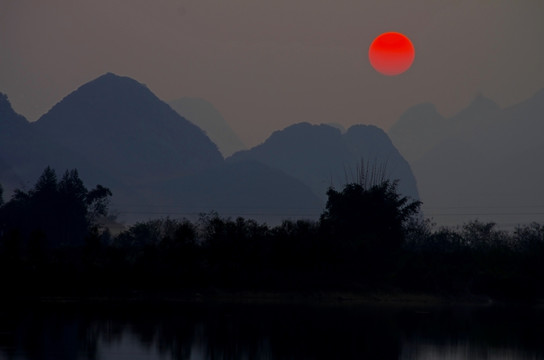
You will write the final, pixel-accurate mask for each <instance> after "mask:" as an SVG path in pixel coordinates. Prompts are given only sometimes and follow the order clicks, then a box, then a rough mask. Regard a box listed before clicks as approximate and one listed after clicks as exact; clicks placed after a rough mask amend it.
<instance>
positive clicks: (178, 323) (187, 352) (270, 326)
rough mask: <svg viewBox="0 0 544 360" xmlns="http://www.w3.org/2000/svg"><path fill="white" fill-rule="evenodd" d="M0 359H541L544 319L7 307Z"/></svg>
mask: <svg viewBox="0 0 544 360" xmlns="http://www.w3.org/2000/svg"><path fill="white" fill-rule="evenodd" d="M0 359H2V360H4V359H6V360H7V359H10V360H15V359H17V360H19V359H20V360H27V359H28V360H34V359H40V360H45V359H47V360H49V359H51V360H53V359H55V360H64V359H81V360H87V359H89V360H90V359H93V360H113V359H116V360H117V359H134V360H144V359H145V360H158V359H161V360H170V359H184V360H201V359H218V360H219V359H544V311H543V310H542V309H535V308H529V307H522V306H519V307H512V306H508V307H507V306H488V307H486V306H414V305H411V306H401V305H368V304H366V305H360V304H359V305H355V304H351V305H349V304H348V305H346V304H341V303H338V304H320V303H315V302H314V303H308V304H262V303H261V304H251V303H250V304H240V303H219V302H218V303H185V302H171V303H149V302H147V303H133V302H127V303H122V302H119V303H117V304H112V303H104V304H96V303H93V304H83V303H65V304H60V303H50V304H40V305H36V304H34V305H22V304H19V305H18V306H17V307H16V308H11V307H10V306H7V305H3V308H2V309H1V310H0Z"/></svg>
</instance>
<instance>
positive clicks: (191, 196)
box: [157, 161, 323, 224]
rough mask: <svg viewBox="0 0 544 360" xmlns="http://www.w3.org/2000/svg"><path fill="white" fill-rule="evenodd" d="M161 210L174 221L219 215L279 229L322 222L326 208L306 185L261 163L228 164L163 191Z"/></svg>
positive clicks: (176, 181) (170, 184)
mask: <svg viewBox="0 0 544 360" xmlns="http://www.w3.org/2000/svg"><path fill="white" fill-rule="evenodd" d="M157 196H158V198H160V203H161V204H165V205H166V206H165V207H164V208H161V209H159V211H161V212H162V213H168V212H169V211H170V212H172V215H175V214H176V212H177V213H183V214H185V216H188V217H190V216H196V215H197V214H198V213H203V212H208V211H210V210H214V211H217V213H218V214H219V215H221V216H228V217H236V216H245V217H249V218H254V219H257V220H259V221H264V222H268V223H273V224H277V223H279V222H281V221H282V220H284V219H286V218H292V219H300V218H309V219H317V218H318V217H319V215H320V214H321V212H322V210H323V202H322V201H321V199H320V198H319V197H318V196H316V195H315V194H314V193H313V192H312V190H311V189H310V188H309V187H308V186H307V185H306V184H303V183H302V182H301V181H299V180H297V179H295V178H293V177H291V176H288V175H286V174H285V173H283V172H282V171H279V170H277V169H273V168H271V167H269V166H267V165H264V164H262V163H260V162H257V161H239V162H233V163H227V162H226V163H224V164H222V165H220V166H217V167H213V168H209V169H206V170H204V171H202V172H200V173H196V174H193V175H190V176H185V177H183V178H179V179H174V180H170V181H168V182H163V183H162V184H161V185H160V195H157Z"/></svg>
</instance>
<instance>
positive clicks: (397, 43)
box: [368, 32, 416, 76]
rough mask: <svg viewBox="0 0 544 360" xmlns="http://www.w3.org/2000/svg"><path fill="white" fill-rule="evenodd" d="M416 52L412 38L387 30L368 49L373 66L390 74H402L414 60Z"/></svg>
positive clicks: (378, 70)
mask: <svg viewBox="0 0 544 360" xmlns="http://www.w3.org/2000/svg"><path fill="white" fill-rule="evenodd" d="M415 56H416V52H415V49H414V45H413V44H412V42H411V41H410V39H409V38H408V37H407V36H406V35H403V34H401V33H398V32H386V33H383V34H381V35H379V36H378V37H376V38H375V39H374V41H373V42H372V44H370V48H369V49H368V58H369V60H370V64H371V65H372V67H373V68H374V69H375V70H376V71H377V72H379V73H381V74H383V75H388V76H395V75H399V74H402V73H403V72H405V71H406V70H408V69H409V68H410V67H411V66H412V63H413V62H414V59H415Z"/></svg>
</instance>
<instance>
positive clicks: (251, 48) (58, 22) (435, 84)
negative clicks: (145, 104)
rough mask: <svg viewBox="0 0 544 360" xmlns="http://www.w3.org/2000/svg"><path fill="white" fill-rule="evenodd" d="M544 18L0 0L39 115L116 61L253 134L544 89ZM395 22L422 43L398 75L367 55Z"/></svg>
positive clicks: (289, 5) (239, 3)
mask: <svg viewBox="0 0 544 360" xmlns="http://www.w3.org/2000/svg"><path fill="white" fill-rule="evenodd" d="M543 19H544V1H542V0H455V1H453V0H451V1H444V0H412V1H407V0H400V1H393V0H380V1H377V0H376V1H364V0H334V1H333V0H327V1H324V0H273V1H272V0H269V1H266V0H92V1H89V0H0V92H4V93H6V94H7V95H8V96H9V98H10V101H11V102H12V104H13V106H14V108H15V110H16V111H17V112H19V113H21V114H23V115H25V116H26V117H27V118H28V119H29V120H31V121H33V120H36V119H37V118H38V117H39V116H40V115H42V114H43V113H44V112H46V111H47V110H48V109H49V108H51V107H52V106H53V105H54V104H55V103H57V102H58V101H60V100H61V99H62V97H64V96H65V95H67V94H68V93H70V92H71V91H73V90H75V89H76V88H77V87H78V86H80V85H82V84H83V83H85V82H87V81H90V80H92V79H94V78H96V77H98V76H99V75H101V74H103V73H105V72H114V73H116V74H119V75H126V76H130V77H132V78H134V79H136V80H138V81H140V82H143V83H145V84H147V86H148V87H149V88H150V89H151V90H152V91H153V92H154V93H155V94H157V96H159V97H160V98H162V99H163V100H167V101H168V100H172V99H175V98H179V97H183V96H191V97H202V98H205V99H207V100H208V101H210V102H212V103H213V104H214V105H215V106H216V107H217V108H218V109H219V110H220V111H221V113H222V114H223V116H224V117H225V119H226V120H227V121H228V122H229V123H230V124H231V126H232V127H233V128H234V130H235V131H236V132H237V133H238V134H239V135H240V136H241V137H242V139H243V140H244V141H245V142H246V143H247V144H248V145H255V144H256V143H258V142H261V141H262V140H264V139H265V138H266V137H267V136H268V135H269V134H270V133H271V132H272V131H273V130H276V129H280V128H283V127H285V126H287V125H289V124H292V123H295V122H300V121H308V122H311V123H323V122H336V123H340V124H342V125H344V126H349V125H351V124H354V123H366V124H375V125H378V126H380V127H382V128H384V129H388V128H389V126H391V125H392V123H393V122H394V121H395V120H396V119H397V118H398V116H399V115H400V114H401V113H402V112H403V111H405V110H406V109H407V108H408V107H410V106H412V105H415V104H418V103H421V102H427V101H430V102H433V103H434V104H436V105H437V107H438V110H439V111H440V112H441V113H442V114H443V115H446V116H448V115H452V114H454V113H456V112H457V111H459V110H460V109H461V108H463V107H465V106H466V105H467V104H468V103H469V102H470V100H471V99H472V98H473V97H474V96H475V95H476V94H478V93H483V94H484V95H485V96H488V97H490V98H492V99H494V100H495V101H497V102H498V103H499V104H500V105H501V106H508V105H511V104H514V103H517V102H519V101H521V100H524V99H526V98H528V97H530V96H531V95H532V94H533V93H534V92H535V91H537V90H538V89H540V88H543V87H544V46H543V41H544V40H543V39H544V21H543ZM386 31H399V32H402V33H404V34H406V35H407V36H409V37H410V38H411V39H412V42H413V43H414V46H415V48H416V59H415V62H414V65H413V66H412V68H411V69H410V70H409V71H408V72H406V73H404V74H402V75H400V76H396V77H386V76H383V75H380V74H378V73H377V72H375V71H374V70H373V69H372V68H371V67H370V65H369V62H368V60H367V51H368V47H369V45H370V43H371V42H372V40H373V38H374V37H375V36H377V35H379V34H380V33H382V32H386Z"/></svg>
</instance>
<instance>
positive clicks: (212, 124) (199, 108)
mask: <svg viewBox="0 0 544 360" xmlns="http://www.w3.org/2000/svg"><path fill="white" fill-rule="evenodd" d="M169 105H170V106H171V107H172V109H174V110H175V111H176V112H177V113H178V114H180V115H181V116H183V117H184V118H186V119H187V120H189V121H190V122H192V123H193V124H195V125H197V126H198V127H199V128H201V129H202V130H204V131H205V132H206V134H207V135H208V136H209V137H210V139H211V140H212V141H213V142H214V143H216V144H217V146H218V148H219V150H220V151H221V153H222V154H223V156H225V157H227V156H230V155H232V154H233V153H234V152H236V151H239V150H243V149H245V148H246V146H245V145H244V143H243V142H242V141H241V140H240V139H239V138H238V135H236V133H235V132H234V131H233V130H232V128H231V127H230V126H229V124H228V123H227V122H226V121H225V119H224V118H223V116H222V115H221V113H220V112H219V111H218V110H217V109H216V108H215V107H214V106H213V105H212V104H211V103H209V102H208V101H206V100H204V99H199V98H190V97H183V98H180V99H177V100H173V101H170V102H169Z"/></svg>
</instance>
